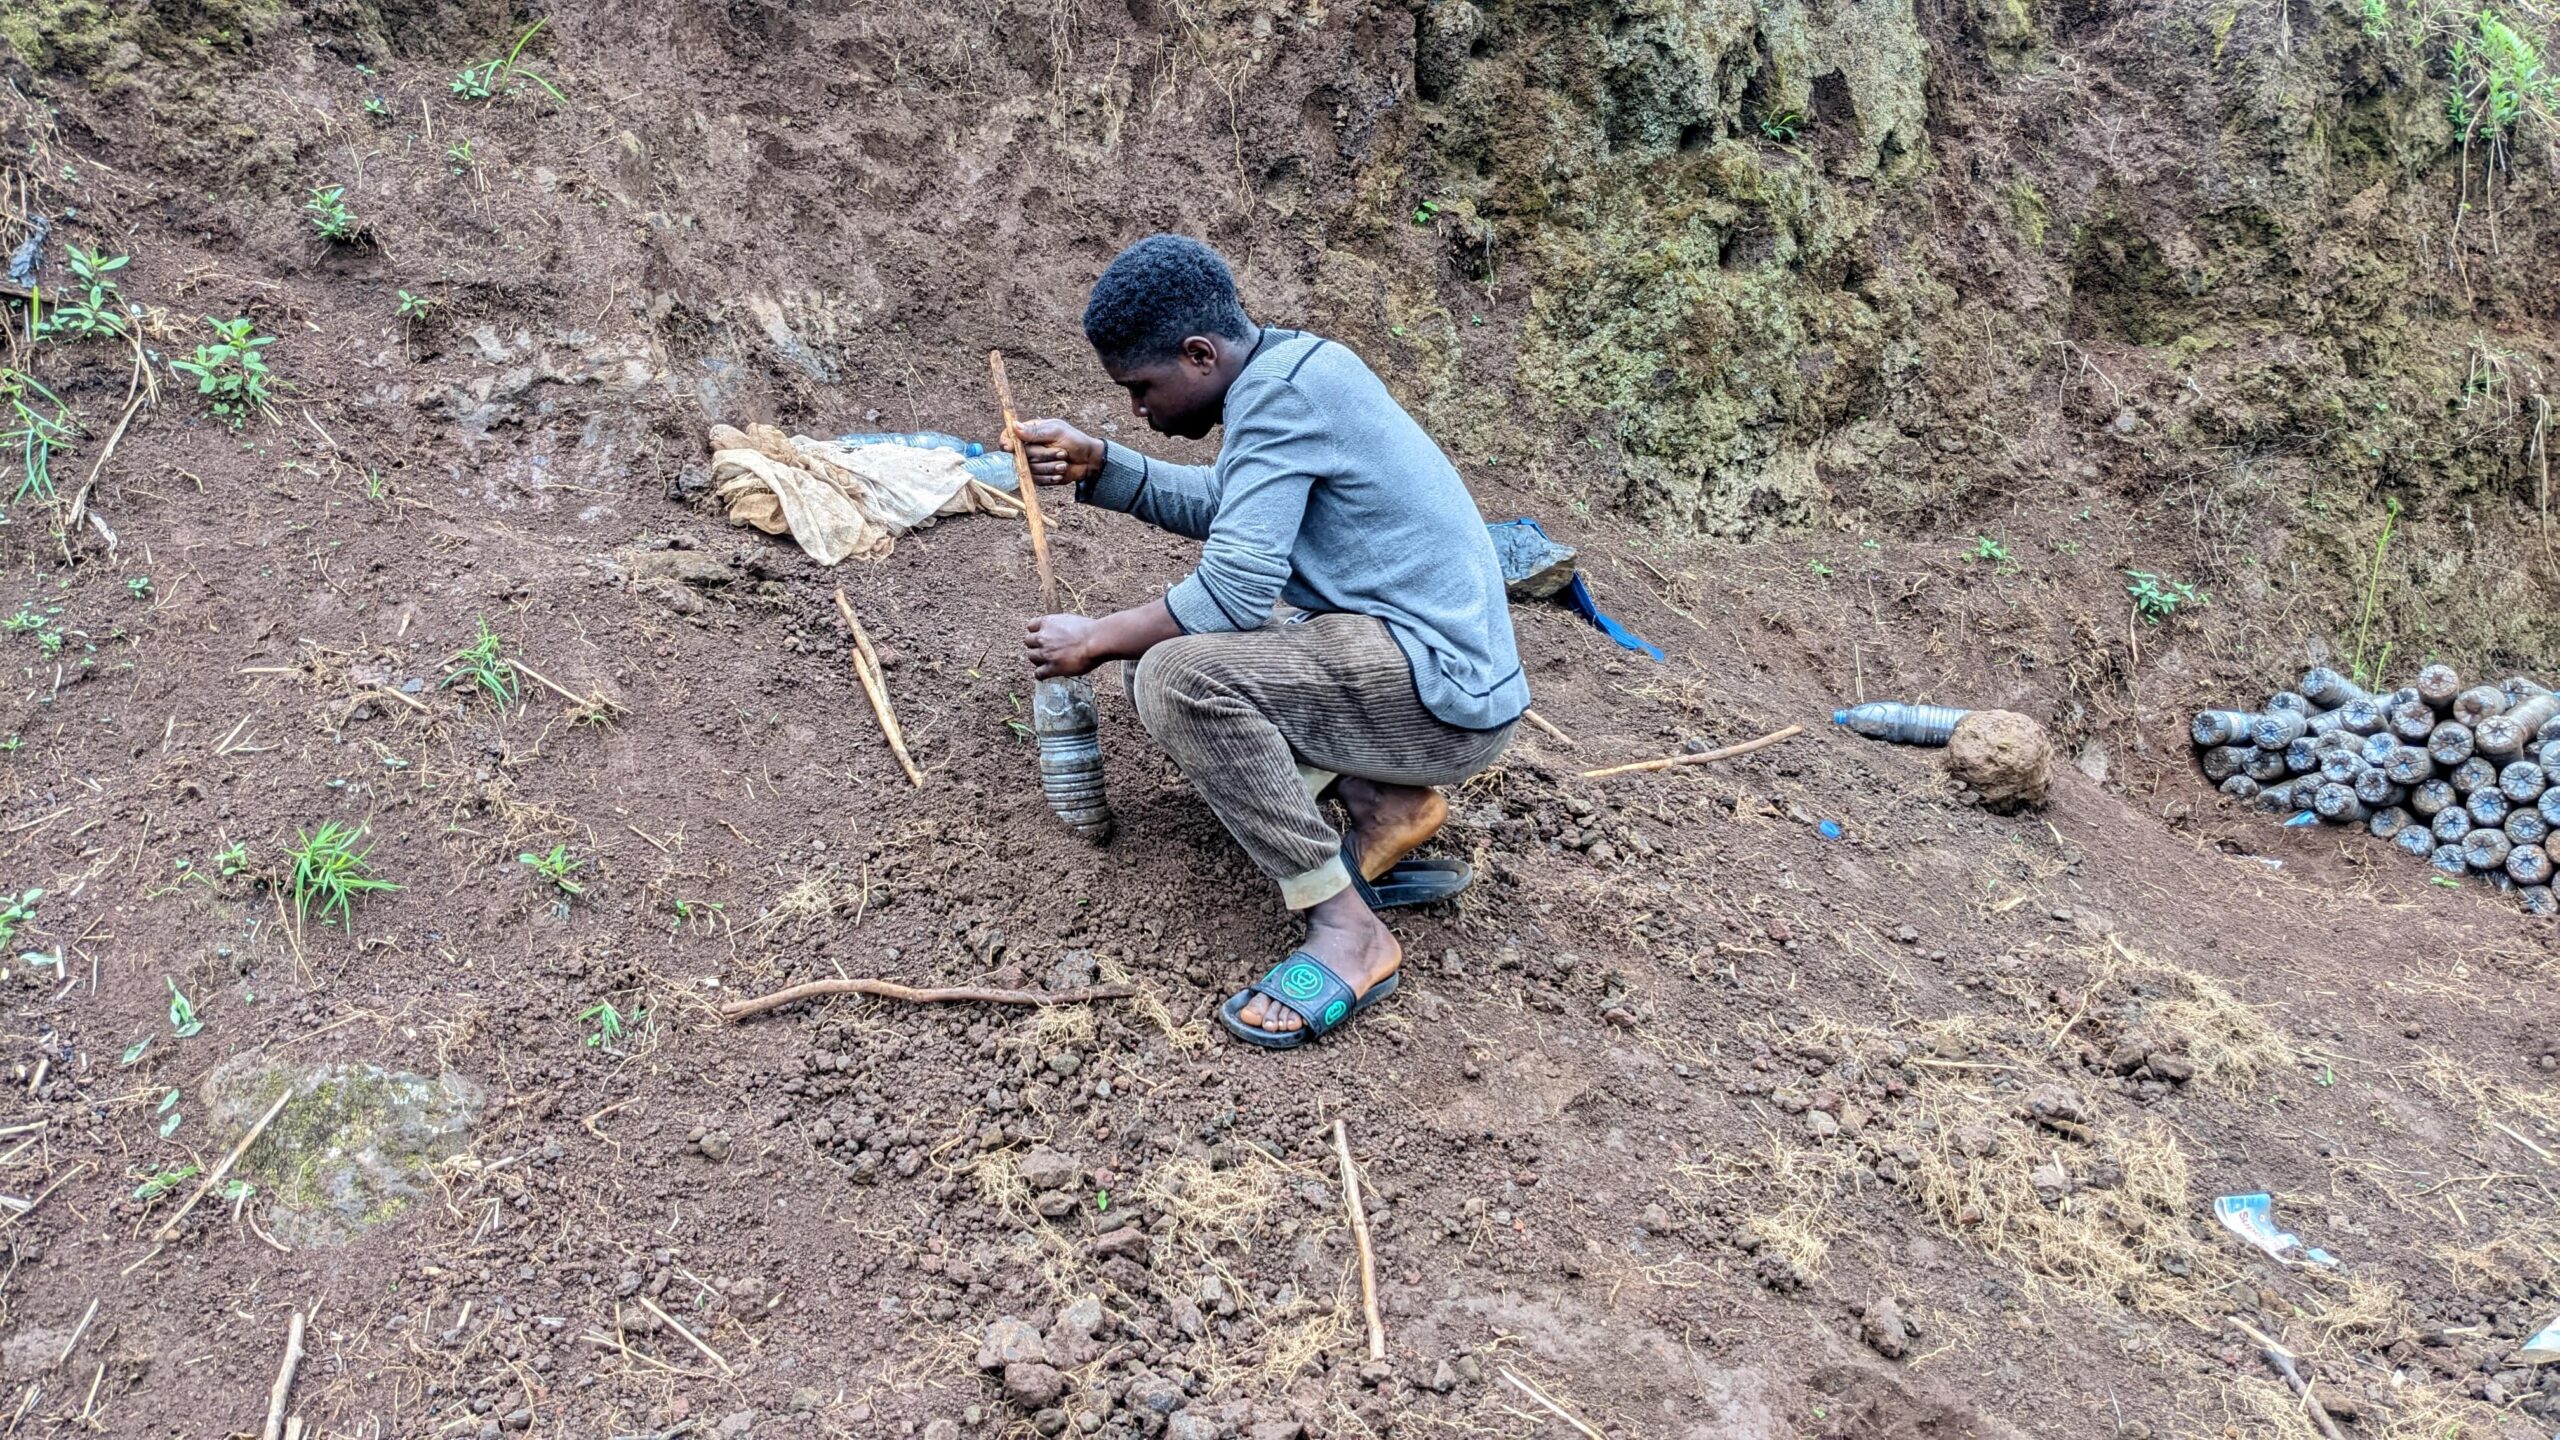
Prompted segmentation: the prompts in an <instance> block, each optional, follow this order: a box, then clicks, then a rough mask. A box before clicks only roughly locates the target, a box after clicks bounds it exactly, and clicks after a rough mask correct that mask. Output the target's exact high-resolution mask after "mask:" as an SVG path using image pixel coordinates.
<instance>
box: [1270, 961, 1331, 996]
mask: <svg viewBox="0 0 2560 1440" xmlns="http://www.w3.org/2000/svg"><path fill="white" fill-rule="evenodd" d="M1323 988H1324V972H1322V971H1320V970H1318V969H1316V967H1314V966H1313V965H1309V964H1307V963H1306V962H1304V961H1300V962H1299V963H1297V964H1295V965H1292V966H1290V967H1289V969H1288V971H1287V973H1285V974H1283V975H1282V976H1281V977H1280V989H1281V990H1282V991H1283V992H1284V993H1286V994H1287V995H1288V997H1289V998H1290V999H1292V1000H1305V999H1308V998H1310V997H1312V996H1313V995H1314V994H1315V993H1316V992H1317V991H1319V990H1322V989H1323Z"/></svg>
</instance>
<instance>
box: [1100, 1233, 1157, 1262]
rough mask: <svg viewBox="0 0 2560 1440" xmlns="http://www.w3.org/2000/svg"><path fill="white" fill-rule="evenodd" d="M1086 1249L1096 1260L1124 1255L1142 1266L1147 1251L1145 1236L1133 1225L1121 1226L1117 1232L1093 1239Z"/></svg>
mask: <svg viewBox="0 0 2560 1440" xmlns="http://www.w3.org/2000/svg"><path fill="white" fill-rule="evenodd" d="M1086 1248H1087V1249H1089V1250H1091V1251H1092V1252H1093V1257H1094V1258H1095V1259H1097V1260H1108V1259H1110V1258H1111V1257H1112V1256H1114V1255H1126V1256H1128V1257H1129V1258H1131V1259H1133V1260H1136V1261H1138V1262H1139V1263H1140V1264H1144V1263H1145V1262H1146V1258H1147V1249H1148V1246H1147V1236H1146V1232H1145V1231H1143V1230H1140V1229H1139V1228H1138V1227H1137V1226H1135V1225H1123V1226H1121V1227H1120V1228H1119V1229H1117V1230H1113V1231H1109V1232H1107V1233H1104V1234H1101V1235H1097V1236H1095V1237H1093V1243H1092V1244H1091V1245H1089V1246H1087V1247H1086Z"/></svg>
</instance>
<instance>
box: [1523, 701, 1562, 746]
mask: <svg viewBox="0 0 2560 1440" xmlns="http://www.w3.org/2000/svg"><path fill="white" fill-rule="evenodd" d="M1520 718H1521V719H1523V720H1526V721H1528V722H1529V723H1530V724H1531V725H1534V726H1536V727H1537V728H1538V729H1539V730H1540V731H1541V732H1543V733H1544V734H1545V735H1546V737H1547V738H1548V739H1550V740H1553V741H1555V742H1556V743H1557V744H1559V745H1562V746H1564V747H1566V748H1567V749H1571V748H1572V747H1573V737H1572V736H1570V735H1567V734H1566V733H1564V732H1563V731H1562V730H1559V729H1557V728H1556V725H1555V722H1554V721H1552V720H1549V719H1548V718H1547V717H1546V716H1544V715H1541V714H1539V713H1538V712H1537V711H1535V710H1523V711H1521V712H1520Z"/></svg>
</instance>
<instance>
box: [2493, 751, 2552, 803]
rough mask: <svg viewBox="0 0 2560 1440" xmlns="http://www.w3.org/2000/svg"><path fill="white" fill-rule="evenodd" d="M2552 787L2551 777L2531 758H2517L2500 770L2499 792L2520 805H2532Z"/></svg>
mask: <svg viewBox="0 0 2560 1440" xmlns="http://www.w3.org/2000/svg"><path fill="white" fill-rule="evenodd" d="M2550 788H2551V777H2550V776H2548V775H2545V774H2543V773H2542V767H2541V766H2539V765H2536V764H2535V763H2533V762H2532V761H2530V760H2517V761H2514V762H2512V763H2510V764H2508V765H2505V766H2502V767H2500V768H2499V770H2498V793H2500V794H2502V795H2504V796H2506V797H2507V798H2508V799H2510V800H2513V801H2514V802H2516V803H2517V804H2519V805H2530V804H2532V803H2533V802H2534V801H2536V800H2539V799H2541V798H2542V792H2543V791H2545V790H2548V789H2550Z"/></svg>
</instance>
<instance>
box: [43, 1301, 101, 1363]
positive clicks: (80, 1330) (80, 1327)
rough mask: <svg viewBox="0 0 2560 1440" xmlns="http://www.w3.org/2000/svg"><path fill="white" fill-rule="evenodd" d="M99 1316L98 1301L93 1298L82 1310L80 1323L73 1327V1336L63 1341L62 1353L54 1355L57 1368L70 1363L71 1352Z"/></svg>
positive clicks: (77, 1346) (76, 1347)
mask: <svg viewBox="0 0 2560 1440" xmlns="http://www.w3.org/2000/svg"><path fill="white" fill-rule="evenodd" d="M97 1318H98V1302H97V1301H95V1300H92V1301H90V1302H89V1308H88V1309H87V1310H85V1311H83V1312H81V1315H80V1323H79V1324H77V1325H74V1326H72V1327H71V1338H70V1339H68V1340H65V1341H63V1342H62V1353H61V1354H60V1355H57V1356H55V1357H54V1360H53V1363H54V1365H55V1366H56V1367H57V1368H59V1367H60V1366H63V1365H66V1364H69V1363H70V1361H71V1352H72V1351H73V1350H76V1349H78V1348H79V1346H80V1337H81V1336H83V1335H86V1334H88V1333H89V1322H90V1321H92V1320H95V1319H97Z"/></svg>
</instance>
